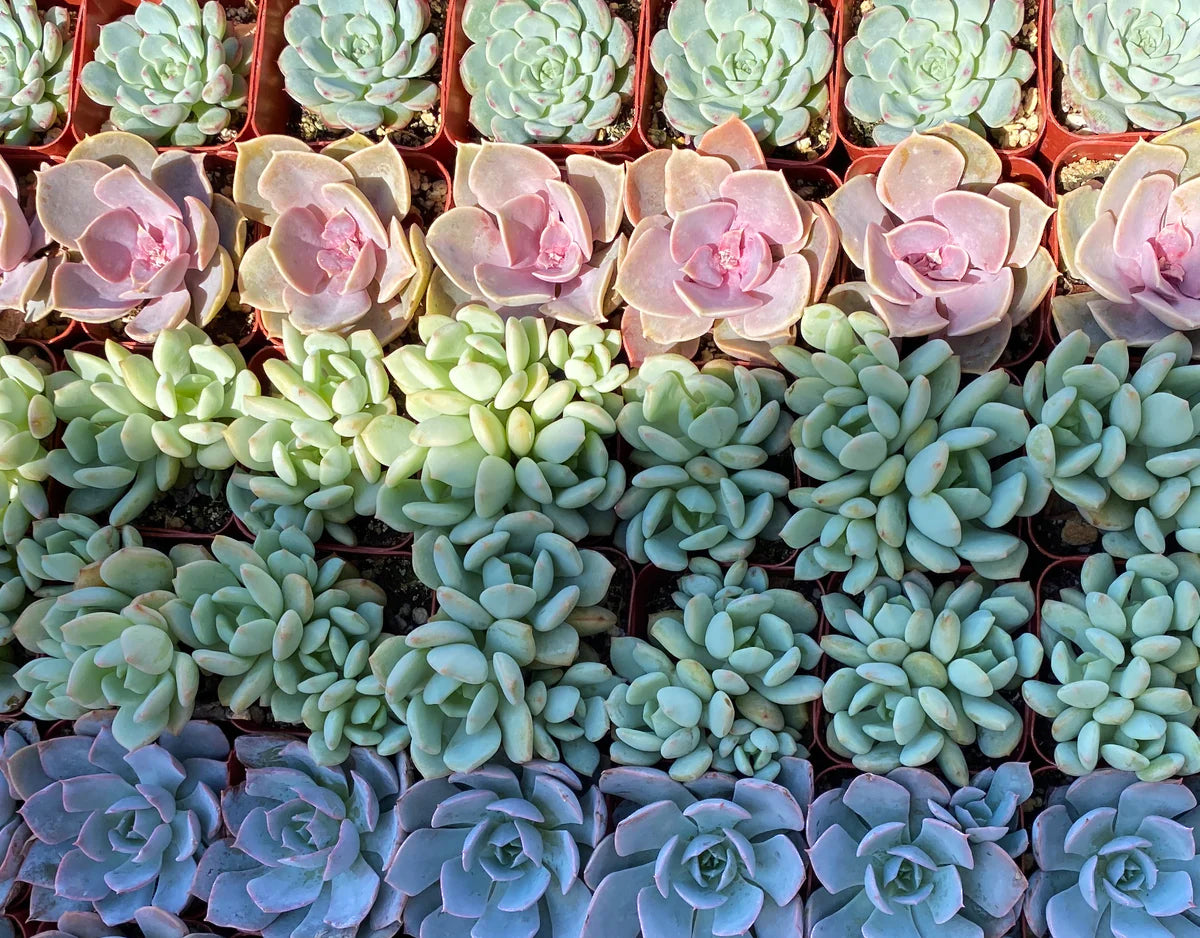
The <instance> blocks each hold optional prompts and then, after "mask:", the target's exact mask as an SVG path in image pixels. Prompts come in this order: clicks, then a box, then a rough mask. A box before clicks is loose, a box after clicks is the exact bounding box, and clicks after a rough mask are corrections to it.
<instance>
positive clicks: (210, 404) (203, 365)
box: [46, 323, 258, 525]
mask: <svg viewBox="0 0 1200 938" xmlns="http://www.w3.org/2000/svg"><path fill="white" fill-rule="evenodd" d="M66 358H67V366H68V370H65V371H59V372H56V373H55V374H54V375H52V376H51V377H50V379H49V381H48V387H49V388H50V389H52V391H53V401H54V410H55V412H56V413H57V414H58V417H59V419H60V420H62V421H63V422H64V423H65V424H66V429H65V430H64V431H63V434H62V441H61V444H60V446H59V447H58V448H56V449H54V450H51V452H50V453H49V455H48V456H47V457H46V467H47V470H48V471H49V473H50V477H51V478H53V479H54V480H55V481H56V482H58V483H60V484H61V485H64V486H66V487H67V488H69V489H70V490H71V491H70V493H69V494H68V496H67V502H66V509H67V511H68V512H72V513H78V514H82V515H88V516H94V515H98V514H100V513H101V512H105V511H107V512H108V519H109V522H110V523H111V524H115V525H123V524H128V523H129V522H132V521H134V520H135V519H136V518H137V517H138V515H140V514H141V513H142V512H143V511H145V510H146V508H147V507H149V505H150V503H151V502H152V501H154V499H155V498H156V497H157V496H158V495H159V494H160V493H162V492H166V491H169V490H170V489H172V488H174V487H175V486H177V485H182V484H184V483H185V482H187V481H188V480H189V479H197V480H198V481H199V482H200V483H201V484H202V485H204V486H205V487H211V486H212V485H213V480H214V478H215V477H216V476H217V474H218V473H222V472H224V471H225V470H227V469H229V468H230V467H231V466H232V465H233V452H232V450H231V449H230V446H229V444H228V442H227V441H226V438H225V431H226V428H227V426H228V424H229V423H230V422H231V421H232V420H233V419H234V418H235V417H236V416H237V415H238V414H239V413H242V412H243V408H244V402H245V400H246V398H247V397H249V396H251V395H255V394H257V393H258V379H257V378H256V377H255V376H254V373H253V372H251V371H248V370H247V369H246V361H245V359H244V358H243V357H242V353H241V352H240V351H239V350H238V348H237V346H235V345H232V344H228V345H215V344H214V343H213V341H212V340H211V339H209V338H208V336H207V335H205V334H204V332H203V330H201V329H200V328H199V327H198V326H195V325H192V324H191V323H184V324H183V325H181V326H179V327H178V328H175V329H169V330H165V331H163V332H161V333H159V335H158V338H156V339H155V340H154V349H153V351H152V352H151V354H150V355H142V354H138V353H136V352H131V351H130V350H129V349H127V348H124V347H123V346H122V345H120V344H119V343H117V342H114V341H112V340H111V339H110V340H109V341H108V342H106V343H105V346H104V357H103V358H102V357H100V356H98V355H92V354H91V353H89V352H81V351H78V350H75V349H70V350H68V351H67V352H66Z"/></svg>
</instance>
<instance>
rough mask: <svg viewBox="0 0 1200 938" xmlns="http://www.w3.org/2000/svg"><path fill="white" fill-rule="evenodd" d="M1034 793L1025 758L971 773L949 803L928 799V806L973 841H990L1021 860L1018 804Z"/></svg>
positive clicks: (1024, 842) (1024, 846)
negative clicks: (1023, 760) (968, 779)
mask: <svg viewBox="0 0 1200 938" xmlns="http://www.w3.org/2000/svg"><path fill="white" fill-rule="evenodd" d="M1031 797H1033V773H1032V772H1031V771H1030V769H1029V763H1028V762H1005V763H1004V764H1003V765H1000V766H997V767H996V768H994V769H993V768H987V769H984V770H983V771H981V772H977V773H976V774H975V775H973V776H971V781H970V783H969V784H968V785H966V786H965V787H963V788H956V789H954V791H953V793H952V794H951V795H950V803H949V804H943V803H941V802H939V801H930V802H929V810H930V811H931V812H932V813H933V816H934V817H940V818H942V819H943V820H944V821H945V822H946V823H947V824H954V825H956V826H958V827H959V828H961V829H962V830H963V831H965V832H966V834H967V838H968V839H969V840H971V841H972V842H976V843H977V842H984V841H986V842H989V843H995V844H997V845H999V847H1000V848H1001V849H1002V850H1003V851H1004V852H1005V853H1007V854H1008V855H1009V856H1010V857H1012V858H1013V859H1014V860H1016V861H1018V862H1020V860H1021V857H1022V856H1023V855H1024V854H1025V851H1026V850H1028V849H1029V834H1028V832H1027V831H1026V830H1025V828H1024V827H1023V826H1022V824H1023V823H1024V820H1023V818H1022V816H1021V807H1022V806H1023V805H1024V804H1025V802H1027V801H1028V800H1029V799H1030V798H1031Z"/></svg>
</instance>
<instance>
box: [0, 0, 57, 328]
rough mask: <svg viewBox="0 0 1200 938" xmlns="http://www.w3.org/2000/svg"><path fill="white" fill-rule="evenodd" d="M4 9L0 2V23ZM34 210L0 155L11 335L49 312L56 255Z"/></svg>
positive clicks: (1, 279) (3, 277) (0, 283)
mask: <svg viewBox="0 0 1200 938" xmlns="http://www.w3.org/2000/svg"><path fill="white" fill-rule="evenodd" d="M3 2H5V0H0V4H2V3H3ZM3 9H4V7H3V6H2V5H0V23H3V22H4V21H3V18H2V11H3ZM52 9H55V10H59V9H65V8H62V7H53V8H52ZM3 41H4V34H3V32H2V31H0V42H3ZM35 214H36V213H35V211H34V206H33V200H32V199H30V198H29V197H28V195H27V194H26V193H23V192H22V191H21V187H20V185H19V184H18V182H17V177H16V176H15V175H14V174H13V171H12V168H11V167H10V166H9V165H8V163H7V162H6V161H5V160H4V158H3V157H0V239H2V241H3V246H2V247H0V317H2V319H0V322H2V323H3V326H4V328H5V330H6V333H7V335H8V336H10V337H11V336H15V335H16V334H17V333H19V332H20V331H21V326H22V325H23V323H24V322H25V320H26V319H30V320H34V319H40V318H42V317H44V316H46V315H48V314H49V312H50V307H49V304H48V302H47V301H48V299H49V295H50V271H51V269H52V266H51V265H52V264H57V263H58V258H57V256H47V255H46V251H45V248H47V247H48V246H49V244H50V241H49V238H48V237H47V236H46V231H45V229H44V228H42V226H41V225H39V224H38V223H37V220H36V218H35Z"/></svg>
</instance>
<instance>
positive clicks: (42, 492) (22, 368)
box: [0, 198, 58, 545]
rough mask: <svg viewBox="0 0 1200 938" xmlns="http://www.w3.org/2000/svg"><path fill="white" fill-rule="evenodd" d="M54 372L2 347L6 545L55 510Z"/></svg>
mask: <svg viewBox="0 0 1200 938" xmlns="http://www.w3.org/2000/svg"><path fill="white" fill-rule="evenodd" d="M2 201H3V199H2V198H0V202H2ZM51 367H52V365H51V363H50V362H48V361H45V360H44V359H42V358H41V357H39V356H38V355H37V354H36V353H32V354H30V353H26V354H21V353H20V352H9V350H8V348H7V347H6V346H5V345H4V343H3V342H0V485H2V486H3V489H2V491H3V498H2V499H0V541H3V543H4V544H7V545H12V544H15V543H17V541H19V540H20V539H21V538H22V537H24V536H25V535H26V534H27V533H28V531H29V526H30V524H31V523H32V522H33V521H34V520H35V519H37V518H43V517H45V516H46V514H47V513H48V512H49V510H50V502H49V499H48V498H47V496H46V488H45V484H44V483H45V481H46V478H47V475H48V471H49V469H48V466H49V459H48V458H47V453H46V446H47V445H48V442H49V438H50V436H51V434H53V433H54V431H55V430H56V429H57V428H58V419H57V417H56V415H55V412H54V406H53V405H52V404H51V402H50V396H51V395H50V394H49V389H48V387H47V384H48V378H47V376H48V375H49V373H50V370H51Z"/></svg>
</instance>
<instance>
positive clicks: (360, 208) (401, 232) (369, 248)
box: [233, 134, 432, 343]
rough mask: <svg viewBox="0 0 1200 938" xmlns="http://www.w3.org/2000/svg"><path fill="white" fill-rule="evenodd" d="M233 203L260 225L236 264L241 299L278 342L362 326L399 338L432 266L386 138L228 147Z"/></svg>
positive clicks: (269, 140) (402, 170) (281, 140)
mask: <svg viewBox="0 0 1200 938" xmlns="http://www.w3.org/2000/svg"><path fill="white" fill-rule="evenodd" d="M237 150H238V159H237V166H236V169H235V172H234V180H233V197H234V200H235V201H236V202H237V204H238V207H239V208H240V209H241V210H242V211H243V212H245V213H246V217H247V218H249V219H250V220H251V221H256V222H259V223H260V224H263V225H265V226H266V227H268V228H269V229H270V232H269V234H268V235H267V236H266V237H265V238H260V239H259V240H258V241H256V242H255V243H254V244H252V245H251V246H250V248H249V250H247V251H246V256H245V258H244V259H243V261H242V263H241V265H240V267H239V268H238V289H239V291H240V294H241V299H242V302H243V303H245V304H247V305H248V306H253V307H254V308H255V309H257V310H258V311H259V313H260V314H261V316H262V323H263V328H264V329H266V331H267V334H268V335H269V336H272V337H273V338H276V339H279V338H280V337H281V336H282V334H283V323H284V322H285V321H286V322H290V323H291V324H292V325H293V326H295V327H296V328H297V329H299V330H300V331H301V332H303V333H311V332H336V333H340V334H343V335H347V334H349V333H350V332H352V331H355V330H362V329H370V330H371V331H372V332H374V333H375V335H376V337H377V338H378V339H379V341H380V342H382V343H387V342H391V341H392V340H394V339H395V338H396V337H397V336H399V335H400V333H401V332H403V331H404V330H405V329H406V328H408V325H409V323H410V322H411V321H412V318H413V316H414V315H415V313H416V310H417V305H418V304H419V303H420V302H421V299H422V297H423V296H424V295H425V288H426V287H427V286H428V284H429V274H430V270H431V268H432V262H431V261H430V258H429V253H428V252H427V251H426V250H425V237H424V235H423V234H422V232H421V228H420V226H419V225H417V224H415V223H413V224H409V225H408V227H407V228H405V226H404V224H403V223H404V220H405V218H406V217H407V216H408V214H409V209H410V208H411V207H412V188H411V183H410V182H409V175H408V167H407V166H405V164H404V160H403V159H402V158H401V156H400V153H399V151H398V150H397V149H396V148H395V147H394V146H393V145H392V143H391V142H390V141H388V140H382V141H380V142H379V143H376V144H372V143H371V142H370V141H369V140H368V139H367V138H366V137H363V136H362V135H360V134H354V135H353V136H351V137H348V138H347V139H345V140H339V141H337V143H335V144H334V145H332V146H330V147H327V148H326V149H325V150H324V151H323V152H321V153H314V152H313V151H312V149H311V148H310V147H309V146H308V145H307V144H306V143H304V142H302V141H300V140H296V139H295V138H292V137H285V136H281V135H277V134H269V135H267V136H265V137H258V138H255V139H253V140H249V141H246V142H244V143H239V144H238V145H237Z"/></svg>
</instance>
